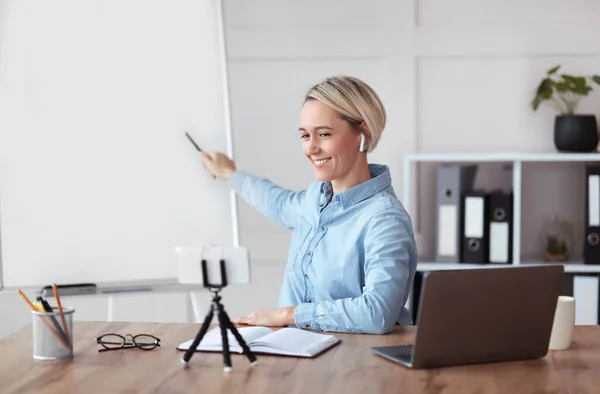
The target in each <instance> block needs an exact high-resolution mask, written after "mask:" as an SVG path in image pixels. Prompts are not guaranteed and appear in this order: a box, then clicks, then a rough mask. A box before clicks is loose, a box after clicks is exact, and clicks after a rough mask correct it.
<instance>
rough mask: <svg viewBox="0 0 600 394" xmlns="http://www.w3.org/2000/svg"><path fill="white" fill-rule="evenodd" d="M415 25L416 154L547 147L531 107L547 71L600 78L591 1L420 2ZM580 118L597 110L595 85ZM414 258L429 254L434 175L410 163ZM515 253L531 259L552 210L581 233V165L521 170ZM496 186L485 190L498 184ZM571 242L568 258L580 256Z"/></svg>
mask: <svg viewBox="0 0 600 394" xmlns="http://www.w3.org/2000/svg"><path fill="white" fill-rule="evenodd" d="M417 4H418V5H417V12H416V16H415V23H414V32H415V33H414V34H415V47H414V51H413V56H414V59H415V62H416V68H417V70H416V81H417V86H416V92H415V100H416V113H417V128H416V129H415V135H416V149H417V150H418V151H422V152H488V151H490V152H498V151H519V152H522V151H525V152H532V151H533V152H548V151H555V148H554V142H553V122H554V117H555V113H554V112H553V111H552V110H551V109H550V108H548V107H547V106H545V105H544V106H542V107H541V108H540V110H539V111H538V112H534V111H532V110H531V107H530V102H531V99H532V98H533V93H534V91H535V88H536V87H537V84H538V83H539V81H540V80H541V79H542V78H543V77H544V75H545V73H546V71H547V70H548V69H550V68H551V67H553V66H554V65H556V64H561V65H562V69H561V71H564V72H568V73H572V74H583V75H592V74H599V73H600V41H599V40H598V37H600V24H598V22H597V21H596V20H594V18H595V17H594V16H593V15H598V14H599V13H600V3H598V2H594V1H586V0H577V1H566V0H556V1H551V2H550V1H539V0H528V1H523V0H509V1H507V0H494V1H491V0H488V1H485V2H482V1H476V0H454V1H448V0H421V1H418V2H417ZM579 112H580V113H592V114H595V115H596V116H598V115H599V114H600V87H598V86H596V87H595V91H594V92H592V93H591V95H590V96H589V97H587V98H584V99H583V100H582V101H581V105H580V108H579ZM419 167H420V168H419V171H418V174H419V192H418V203H419V206H418V209H417V210H416V211H414V212H412V214H413V217H416V227H417V229H418V230H419V232H420V233H421V237H420V239H421V245H420V252H421V255H422V256H423V257H424V259H430V258H431V257H432V256H433V255H434V253H435V251H434V246H435V245H434V242H433V237H434V230H435V217H434V215H433V210H434V207H435V200H434V198H435V197H434V194H433V193H432V192H433V191H434V190H435V171H434V168H433V166H431V165H421V166H419ZM522 183H523V205H522V219H521V220H522V223H523V226H522V243H521V244H522V256H523V258H524V259H526V260H528V259H531V260H534V259H536V258H537V259H539V251H540V248H541V243H540V242H539V236H540V232H541V231H543V228H544V226H545V224H546V223H547V222H548V221H549V220H550V214H551V213H556V214H558V215H560V216H561V217H562V218H564V219H566V220H568V221H570V222H571V223H572V225H573V227H574V229H575V230H576V231H578V232H579V234H576V235H579V237H581V232H582V231H583V223H584V222H583V220H584V213H585V212H584V210H583V207H576V204H577V205H579V204H582V203H583V202H584V201H585V200H584V193H585V184H584V165H583V164H581V163H580V164H573V163H564V164H560V165H554V164H548V165H544V164H525V165H524V167H523V182H522ZM503 185H504V180H502V181H498V182H497V183H496V184H488V185H487V186H488V187H490V188H491V187H494V186H499V187H501V186H503ZM582 242H583V241H582V239H581V238H579V239H578V243H577V249H576V250H575V256H574V258H575V259H579V258H580V256H581V252H582Z"/></svg>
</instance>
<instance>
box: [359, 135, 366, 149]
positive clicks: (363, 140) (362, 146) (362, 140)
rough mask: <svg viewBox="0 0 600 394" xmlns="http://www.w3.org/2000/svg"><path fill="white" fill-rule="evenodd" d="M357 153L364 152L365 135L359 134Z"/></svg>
mask: <svg viewBox="0 0 600 394" xmlns="http://www.w3.org/2000/svg"><path fill="white" fill-rule="evenodd" d="M358 151H359V152H364V151H365V133H360V147H359V148H358Z"/></svg>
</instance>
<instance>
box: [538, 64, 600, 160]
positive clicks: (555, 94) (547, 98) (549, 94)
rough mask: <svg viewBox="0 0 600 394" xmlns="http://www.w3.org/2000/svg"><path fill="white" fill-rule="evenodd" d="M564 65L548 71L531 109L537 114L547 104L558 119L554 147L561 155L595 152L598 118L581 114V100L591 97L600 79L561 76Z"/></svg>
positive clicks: (598, 77) (555, 127) (555, 126)
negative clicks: (563, 153)
mask: <svg viewBox="0 0 600 394" xmlns="http://www.w3.org/2000/svg"><path fill="white" fill-rule="evenodd" d="M559 69H560V64H559V65H557V66H555V67H553V68H551V69H550V70H548V71H547V73H546V74H547V75H546V77H545V78H544V79H542V81H541V82H540V84H539V85H538V87H537V89H536V93H535V96H534V98H533V100H532V101H531V107H532V108H533V110H534V111H537V109H538V108H539V106H540V104H542V103H544V102H546V103H547V104H549V105H550V106H552V108H554V110H555V111H556V112H558V115H557V116H556V119H555V121H554V145H555V146H556V149H558V150H559V151H561V152H591V151H595V150H596V146H597V145H598V127H597V124H596V117H595V116H594V115H589V114H577V113H576V112H577V107H578V105H579V100H580V99H581V97H584V96H587V95H588V94H589V93H590V92H591V91H592V90H593V88H592V86H593V84H594V83H596V84H598V85H600V75H594V76H591V77H587V76H573V75H569V74H559V73H558V70H559Z"/></svg>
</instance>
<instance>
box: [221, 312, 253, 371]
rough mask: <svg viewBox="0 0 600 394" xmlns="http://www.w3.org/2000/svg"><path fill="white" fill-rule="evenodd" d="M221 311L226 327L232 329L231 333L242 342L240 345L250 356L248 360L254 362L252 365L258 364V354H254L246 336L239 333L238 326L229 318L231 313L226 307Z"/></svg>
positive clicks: (247, 355)
mask: <svg viewBox="0 0 600 394" xmlns="http://www.w3.org/2000/svg"><path fill="white" fill-rule="evenodd" d="M221 313H222V314H223V320H225V327H227V328H228V329H229V330H230V331H231V333H232V334H233V336H234V337H235V339H237V341H238V343H239V344H240V346H241V347H242V349H243V350H244V354H245V355H246V357H248V360H250V362H251V363H252V365H254V364H256V363H257V362H258V360H257V359H256V355H254V353H253V352H252V350H250V348H249V347H248V345H247V344H246V341H245V340H244V338H243V337H242V335H241V334H240V333H239V331H238V330H237V328H235V326H234V325H233V323H232V322H231V320H230V319H229V315H228V314H227V312H225V309H222V312H221Z"/></svg>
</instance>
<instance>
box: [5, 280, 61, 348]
mask: <svg viewBox="0 0 600 394" xmlns="http://www.w3.org/2000/svg"><path fill="white" fill-rule="evenodd" d="M17 293H19V295H20V296H21V297H22V298H23V299H24V300H25V302H26V303H27V305H29V307H30V308H31V310H33V311H36V312H43V311H44V308H39V309H38V308H37V307H36V306H35V305H33V304H32V303H31V301H29V298H27V296H26V295H25V294H23V292H22V291H21V289H18V290H17ZM42 320H43V322H44V323H46V326H47V327H48V329H49V330H50V331H51V332H52V334H53V335H54V337H55V338H56V339H57V340H58V341H59V342H60V343H61V345H63V346H64V347H65V348H67V349H68V348H69V344H68V343H65V342H64V341H63V339H62V338H61V337H60V335H58V332H56V331H55V330H54V328H52V326H51V325H50V322H49V321H48V320H46V319H42Z"/></svg>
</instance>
